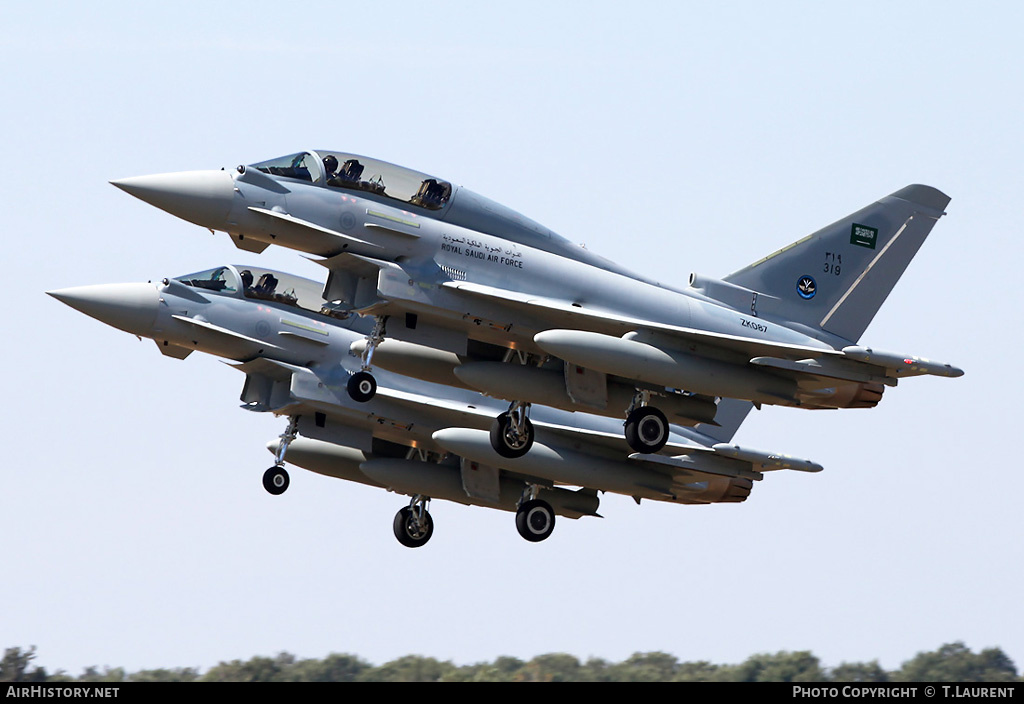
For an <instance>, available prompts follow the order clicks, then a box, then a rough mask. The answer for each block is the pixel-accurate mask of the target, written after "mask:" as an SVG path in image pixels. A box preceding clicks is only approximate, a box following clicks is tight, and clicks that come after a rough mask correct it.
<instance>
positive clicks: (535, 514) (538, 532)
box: [516, 484, 555, 543]
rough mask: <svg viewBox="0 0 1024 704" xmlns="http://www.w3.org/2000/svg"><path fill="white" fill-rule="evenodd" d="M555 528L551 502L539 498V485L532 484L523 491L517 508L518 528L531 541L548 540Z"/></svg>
mask: <svg viewBox="0 0 1024 704" xmlns="http://www.w3.org/2000/svg"><path fill="white" fill-rule="evenodd" d="M554 529H555V511H554V509H552V508H551V504H549V503H548V502H547V501H544V500H543V499H538V498H537V486H536V485H535V484H531V485H530V486H528V487H527V488H526V491H524V492H523V498H522V499H521V500H520V502H519V508H518V509H516V530H518V531H519V535H521V536H523V537H524V538H526V539H527V540H529V541H530V542H531V543H539V542H540V541H542V540H546V539H547V537H548V536H549V535H551V532H552V531H553V530H554Z"/></svg>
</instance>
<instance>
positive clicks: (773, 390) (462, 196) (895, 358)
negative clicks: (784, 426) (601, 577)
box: [113, 150, 963, 458]
mask: <svg viewBox="0 0 1024 704" xmlns="http://www.w3.org/2000/svg"><path fill="white" fill-rule="evenodd" d="M113 183H114V185H116V186H117V187H119V188H121V189H123V190H125V191H127V192H128V193H130V194H132V195H134V196H136V197H138V198H140V199H142V200H144V201H146V202H148V203H151V204H153V205H155V206H157V207H159V208H162V209H163V210H166V211H168V212H170V213H172V214H174V215H177V216H179V217H181V218H184V219H185V220H188V221H190V222H193V223H196V224H198V225H202V226H204V227H207V228H210V229H211V230H223V231H226V232H228V233H229V234H230V235H231V237H232V238H233V239H234V241H235V242H236V244H237V245H238V246H239V247H242V248H243V249H247V250H250V251H257V252H258V251H261V250H262V249H264V248H266V247H267V246H268V245H270V244H278V245H280V246H283V247H287V248H290V249H295V250H298V251H301V252H306V253H310V254H315V255H318V256H320V257H322V259H321V263H322V264H323V265H324V266H325V267H327V268H328V269H329V270H330V272H331V274H330V278H329V279H328V281H327V285H326V287H325V290H324V298H325V299H326V300H329V301H332V302H335V304H336V305H338V306H340V307H344V308H345V309H346V310H349V311H351V312H354V313H357V314H359V315H364V316H372V317H373V318H374V319H375V320H376V325H375V326H374V328H373V330H372V331H371V332H370V334H369V335H368V337H367V340H366V344H365V345H364V347H363V364H362V369H361V370H360V371H359V372H358V373H357V374H355V375H353V377H352V379H351V383H350V387H349V389H350V393H351V395H352V397H353V398H355V399H357V400H364V401H365V400H368V399H369V398H371V397H372V395H373V393H374V387H375V382H374V378H373V376H372V375H371V374H370V369H371V365H372V364H373V362H374V361H375V360H377V361H378V364H379V365H380V366H383V365H384V364H389V365H390V366H391V368H392V369H394V370H396V371H401V372H403V373H408V374H413V375H415V374H417V373H418V370H421V369H422V368H424V367H425V366H429V363H430V362H431V360H434V359H436V356H437V354H438V353H439V352H449V353H452V354H454V355H457V356H458V358H459V360H460V364H459V365H458V366H456V367H453V371H452V373H453V374H454V375H455V376H456V377H457V378H458V379H459V380H461V381H462V382H463V383H464V384H465V385H468V386H470V387H473V388H476V389H479V390H481V391H483V392H485V393H487V394H488V395H491V396H494V397H498V398H502V399H505V400H507V401H509V402H510V405H509V407H508V409H507V410H505V411H503V412H502V413H500V414H498V415H497V417H496V418H495V420H494V422H493V424H492V427H491V442H492V446H493V448H494V449H495V451H497V452H499V453H500V454H501V455H502V456H504V457H509V458H514V457H520V456H522V455H524V454H525V453H526V452H527V451H528V450H529V449H530V447H531V445H532V443H533V428H532V424H531V422H530V420H529V417H528V414H529V409H530V405H531V403H534V402H541V403H548V404H551V405H555V406H558V405H559V403H558V402H556V397H557V399H560V400H563V401H564V400H565V399H566V398H567V399H568V400H569V402H571V403H572V404H575V405H583V406H587V407H589V408H590V409H591V410H592V411H593V412H595V413H604V414H606V415H611V416H618V417H622V416H623V415H624V416H625V418H626V422H625V436H626V439H627V441H628V442H629V445H630V446H631V447H632V448H633V449H634V450H636V451H637V452H641V453H651V452H657V451H658V450H659V449H660V448H661V447H662V446H663V445H664V443H665V442H666V441H667V439H668V437H669V423H670V420H671V422H673V423H677V424H682V425H691V426H692V425H696V424H698V423H707V422H708V421H709V420H710V419H709V418H708V417H707V416H706V412H707V410H708V408H709V404H711V403H713V400H714V399H715V398H720V397H728V398H735V399H743V400H748V401H751V402H753V403H754V404H757V405H760V404H779V405H786V406H795V407H801V408H812V409H823V408H829V409H833V408H869V407H873V406H874V405H876V404H877V403H878V402H879V400H880V399H881V397H882V393H883V391H884V390H885V387H887V386H896V384H897V382H898V381H899V379H901V378H903V377H907V376H917V375H924V374H930V375H936V376H946V377H955V376H960V375H961V374H962V373H963V372H962V371H961V370H959V369H957V368H956V367H953V366H951V365H949V364H944V363H940V362H933V361H929V360H927V359H922V358H920V357H915V356H911V355H905V354H895V353H891V352H883V351H880V350H877V349H874V348H871V347H866V346H863V345H859V344H857V341H858V340H859V338H860V336H861V334H862V333H863V332H864V330H865V329H866V327H867V325H868V323H869V322H870V321H871V319H872V318H873V317H874V315H875V313H876V312H877V310H878V308H879V307H880V306H881V304H882V303H883V302H884V300H885V298H886V297H887V296H888V294H889V291H890V290H891V289H892V288H893V286H894V285H895V284H896V282H897V280H898V279H899V277H900V276H901V275H902V273H903V271H904V269H905V268H906V266H907V265H908V264H909V262H910V260H911V259H912V258H913V256H914V254H916V252H917V250H918V248H919V247H920V246H921V244H922V243H923V242H924V240H925V238H926V236H927V235H928V233H929V232H930V231H931V229H932V227H933V225H934V224H935V222H936V221H937V220H938V219H939V218H940V217H941V216H942V215H944V209H945V207H946V205H947V204H948V203H949V198H948V197H947V196H946V195H945V194H943V193H941V192H940V191H938V190H936V189H934V188H931V187H929V186H921V185H911V186H907V187H905V188H902V189H900V190H898V191H896V192H895V193H893V194H891V195H889V196H886V197H884V198H882V199H880V200H878V201H877V202H875V203H872V204H870V205H868V206H867V207H865V208H863V209H861V210H859V211H857V212H856V213H853V214H852V215H850V216H848V217H846V218H843V219H841V220H839V221H837V222H835V223H833V224H832V225H829V226H827V227H825V228H823V229H822V230H819V231H818V232H815V233H813V234H811V235H809V236H807V237H804V238H803V239H801V240H798V241H797V242H794V243H793V244H791V245H789V246H787V247H784V248H782V249H780V250H778V251H777V252H775V253H773V254H769V255H768V256H766V257H764V258H762V259H759V260H757V261H756V262H755V263H753V264H751V265H750V266H747V267H745V268H743V269H741V270H739V271H737V272H735V273H733V274H730V275H728V276H726V277H724V278H722V279H714V278H710V277H706V276H701V275H697V274H691V276H690V280H689V285H688V286H686V287H674V286H665V285H661V284H658V283H657V282H655V281H651V280H650V279H648V278H646V277H644V276H641V275H638V274H634V273H631V272H629V271H626V270H625V269H623V268H622V267H620V266H618V265H616V264H614V263H612V262H610V261H608V260H606V259H603V258H601V257H599V256H597V255H594V254H592V253H590V252H588V251H587V250H584V249H581V248H580V247H577V246H575V245H573V244H571V243H570V242H568V241H567V240H565V239H563V238H561V237H559V236H558V235H556V234H555V233H553V232H551V231H550V230H548V229H546V228H544V227H543V226H541V225H538V224H537V223H534V222H532V221H530V220H528V219H527V218H525V217H523V216H521V215H519V214H518V213H515V212H514V211H511V210H509V209H508V208H505V207H503V206H501V205H499V204H497V203H494V202H492V201H489V200H487V199H485V198H483V197H481V196H478V195H476V194H474V193H472V192H470V191H468V190H466V189H463V188H456V187H453V186H452V185H451V184H450V183H449V182H447V181H445V180H442V179H438V178H436V177H432V176H429V175H426V174H422V173H419V172H415V171H411V170H409V169H405V168H402V167H399V166H395V165H393V164H388V163H386V162H381V161H377V160H373V159H368V158H366V157H361V156H356V155H351V154H342V153H338V152H333V151H324V150H320V151H309V152H302V153H298V154H293V155H289V156H286V157H282V158H279V159H272V160H270V161H265V162H261V163H258V164H253V165H251V166H238V167H237V168H235V169H233V170H230V171H225V170H221V171H192V172H184V173H174V174H160V175H155V176H142V177H135V178H128V179H123V180H120V181H114V182H113ZM385 336H387V337H388V338H390V339H392V340H398V341H404V342H406V343H413V344H412V345H406V346H403V347H402V348H401V349H398V348H397V347H396V348H394V349H395V351H394V353H393V354H391V355H389V360H388V361H385V360H384V359H383V358H380V359H377V358H375V357H374V353H375V351H376V349H377V348H378V347H380V346H381V343H382V341H383V340H384V339H385ZM661 409H664V411H667V413H668V416H666V413H665V412H663V410H661Z"/></svg>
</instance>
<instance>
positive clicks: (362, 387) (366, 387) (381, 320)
mask: <svg viewBox="0 0 1024 704" xmlns="http://www.w3.org/2000/svg"><path fill="white" fill-rule="evenodd" d="M387 322H388V317H387V316H386V315H378V316H377V317H376V319H375V322H374V324H373V330H371V331H370V334H369V335H367V337H366V349H364V350H363V356H362V365H361V366H360V367H359V371H358V372H356V373H355V374H353V375H352V376H351V377H349V380H348V385H347V387H346V388H347V389H348V395H349V396H351V397H352V400H353V401H356V402H358V403H366V402H367V401H369V400H370V399H371V398H373V397H374V395H375V394H376V393H377V380H376V379H374V378H373V374H371V373H370V367H371V366H373V353H374V351H375V350H376V349H377V345H379V344H380V343H381V342H383V341H384V333H385V326H386V325H387Z"/></svg>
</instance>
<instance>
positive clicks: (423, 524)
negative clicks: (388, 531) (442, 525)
mask: <svg viewBox="0 0 1024 704" xmlns="http://www.w3.org/2000/svg"><path fill="white" fill-rule="evenodd" d="M394 528H395V537H396V538H398V542H400V543H401V544H402V545H404V546H405V547H407V548H418V547H420V546H421V545H426V544H427V541H428V540H430V536H432V535H433V534H434V520H433V519H432V518H431V517H430V514H429V513H428V512H427V511H425V510H424V511H423V517H422V518H420V519H419V520H417V519H416V515H415V514H414V513H413V510H412V509H411V508H409V507H408V506H406V507H405V508H403V509H402V510H401V511H399V512H398V513H396V514H395V521H394Z"/></svg>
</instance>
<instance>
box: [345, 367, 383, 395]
mask: <svg viewBox="0 0 1024 704" xmlns="http://www.w3.org/2000/svg"><path fill="white" fill-rule="evenodd" d="M376 393H377V380H376V379H374V378H373V374H370V373H369V372H356V373H355V374H353V375H352V376H350V377H349V378H348V395H349V396H351V397H352V400H353V401H358V402H359V403H366V402H367V401H369V400H370V399H371V398H373V396H374V394H376Z"/></svg>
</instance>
